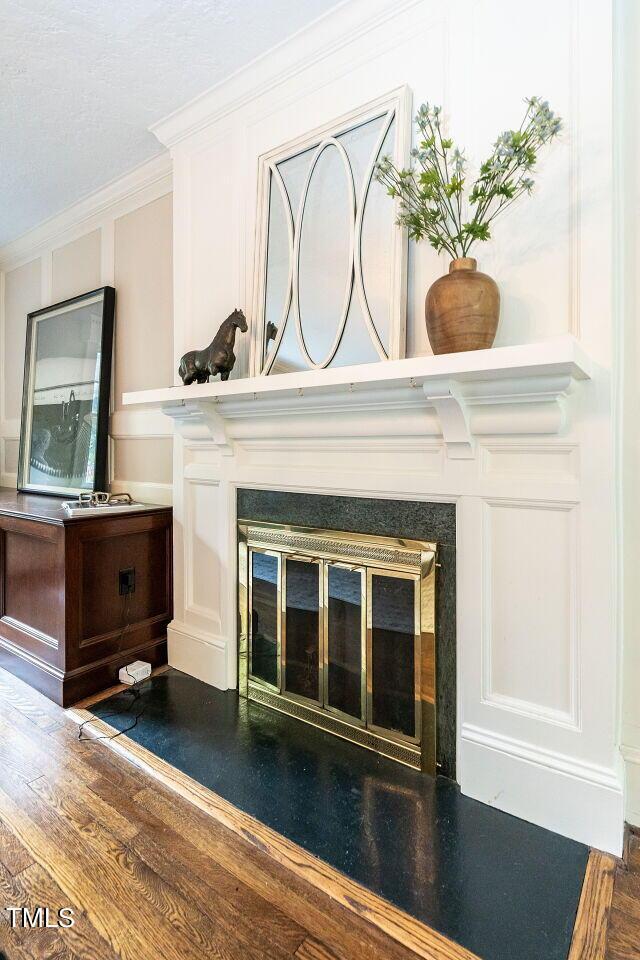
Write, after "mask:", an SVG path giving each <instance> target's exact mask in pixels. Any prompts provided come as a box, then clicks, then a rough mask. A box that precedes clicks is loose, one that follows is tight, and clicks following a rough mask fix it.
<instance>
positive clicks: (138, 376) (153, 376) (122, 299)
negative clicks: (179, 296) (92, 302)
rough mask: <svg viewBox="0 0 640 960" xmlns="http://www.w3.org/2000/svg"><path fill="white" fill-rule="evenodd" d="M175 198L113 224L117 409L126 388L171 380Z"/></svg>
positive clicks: (161, 199)
mask: <svg viewBox="0 0 640 960" xmlns="http://www.w3.org/2000/svg"><path fill="white" fill-rule="evenodd" d="M171 203H172V198H171V195H169V196H166V197H160V198H159V199H158V200H155V201H154V202H153V203H148V204H146V205H145V206H144V207H140V208H139V209H138V210H133V211H132V212H131V213H129V214H127V216H125V217H121V218H120V219H119V220H116V222H115V286H116V290H117V297H118V324H117V328H116V345H115V358H116V376H115V384H116V394H115V405H116V408H117V409H119V407H120V398H121V396H122V394H123V392H124V391H126V390H146V389H150V388H152V387H166V386H168V385H169V384H170V383H172V382H173V374H172V367H173V330H172V322H173V320H172V318H173V275H172V250H171V243H172V210H171Z"/></svg>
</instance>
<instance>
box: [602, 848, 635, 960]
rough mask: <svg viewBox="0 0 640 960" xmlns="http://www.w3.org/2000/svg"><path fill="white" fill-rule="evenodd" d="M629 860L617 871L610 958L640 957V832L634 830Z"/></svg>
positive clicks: (609, 946)
mask: <svg viewBox="0 0 640 960" xmlns="http://www.w3.org/2000/svg"><path fill="white" fill-rule="evenodd" d="M625 859H626V863H624V864H620V865H619V866H618V868H617V870H616V875H615V882H614V887H613V903H612V906H611V913H610V915H609V930H608V936H607V952H606V960H637V958H639V957H640V835H638V834H637V833H631V834H630V836H629V842H628V847H627V853H626V858H625Z"/></svg>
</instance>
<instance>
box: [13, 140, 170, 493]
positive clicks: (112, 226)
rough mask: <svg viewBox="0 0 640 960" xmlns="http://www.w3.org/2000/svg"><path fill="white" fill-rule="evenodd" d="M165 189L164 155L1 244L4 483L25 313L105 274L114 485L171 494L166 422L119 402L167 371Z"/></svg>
mask: <svg viewBox="0 0 640 960" xmlns="http://www.w3.org/2000/svg"><path fill="white" fill-rule="evenodd" d="M171 190H172V183H171V163H170V159H169V158H168V157H166V156H165V157H163V158H160V159H159V160H154V161H152V162H151V163H149V164H145V165H144V166H143V167H141V168H138V170H136V171H134V172H133V173H132V174H130V175H128V176H127V177H124V178H122V179H121V180H119V181H117V182H115V183H112V184H110V185H109V186H108V187H106V188H105V189H103V190H100V191H98V193H96V194H94V195H93V196H91V197H89V198H87V199H86V200H84V201H82V202H81V203H79V204H76V205H74V206H73V207H71V208H69V209H68V210H65V211H63V213H61V214H60V215H59V216H57V217H55V218H54V219H53V220H50V221H48V222H47V223H45V224H42V225H41V226H40V227H37V228H36V229H35V230H32V231H30V232H29V233H28V234H27V235H25V236H24V237H21V238H20V239H19V240H17V241H15V242H13V243H11V244H9V245H7V246H5V247H4V248H2V249H0V376H1V379H2V388H1V390H0V482H1V483H2V485H4V486H15V483H16V471H17V465H18V437H19V433H20V410H21V401H22V377H23V367H24V341H25V330H26V317H27V313H29V312H30V311H31V310H36V309H38V308H39V307H41V306H47V305H49V304H51V303H55V302H58V301H60V300H64V299H66V298H68V297H72V296H75V295H77V294H80V293H85V292H86V291H88V290H93V289H95V288H96V287H99V286H102V285H105V284H109V285H112V286H115V288H116V295H117V305H116V332H115V353H114V384H115V389H114V395H113V398H112V406H113V409H114V413H113V416H112V418H111V426H110V435H111V438H112V442H111V445H110V472H111V477H112V480H113V482H112V489H114V490H129V491H130V492H131V493H132V494H133V495H134V496H136V497H139V498H141V499H143V500H145V501H147V502H162V503H170V502H171V470H172V439H171V427H170V426H169V425H168V424H167V421H166V419H165V418H163V417H161V416H160V415H159V414H157V415H155V417H154V415H153V414H151V415H149V414H145V413H143V414H140V413H139V412H137V411H135V410H134V411H131V410H127V411H123V410H122V407H121V403H120V398H121V395H122V392H123V390H127V389H131V388H132V387H134V386H139V385H141V384H142V385H144V386H163V385H164V384H166V383H168V382H169V381H170V380H171V378H172V367H173V267H172V255H173V251H172V246H173V226H172V215H173V211H172V195H171Z"/></svg>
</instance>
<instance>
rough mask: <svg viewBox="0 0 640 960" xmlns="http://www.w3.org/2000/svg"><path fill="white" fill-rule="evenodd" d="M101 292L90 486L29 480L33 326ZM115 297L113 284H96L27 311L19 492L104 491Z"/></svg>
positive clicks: (70, 493)
mask: <svg viewBox="0 0 640 960" xmlns="http://www.w3.org/2000/svg"><path fill="white" fill-rule="evenodd" d="M99 295H102V298H103V299H102V328H101V331H100V372H99V381H98V410H97V424H96V445H95V460H94V470H93V487H92V489H91V491H89V490H88V488H86V487H81V488H78V487H65V486H62V485H61V486H53V485H51V486H47V485H45V484H37V483H32V482H30V481H29V471H28V469H25V467H26V462H27V458H28V457H29V452H30V444H31V430H32V426H33V391H34V378H35V362H34V348H35V343H36V326H37V323H38V322H42V321H43V320H46V317H47V315H48V314H57V313H58V312H59V311H60V310H62V309H68V308H72V307H74V306H78V307H80V306H82V304H83V303H84V302H86V301H88V300H91V299H92V298H95V297H97V296H99ZM115 296H116V292H115V290H114V288H113V287H98V288H97V289H96V290H91V291H89V293H83V294H81V295H80V296H77V297H70V298H69V299H68V300H61V301H60V303H54V304H51V306H49V307H42V308H41V309H40V310H34V311H32V312H31V313H29V314H27V331H26V342H25V354H24V381H23V386H22V416H21V422H20V453H19V459H18V483H17V488H18V492H19V493H39V494H46V495H47V496H52V497H67V498H68V497H70V496H78V495H79V494H80V493H87V492H93V491H95V490H102V491H103V490H106V489H107V482H108V472H107V459H108V442H109V402H110V392H111V366H112V356H113V327H114V314H115Z"/></svg>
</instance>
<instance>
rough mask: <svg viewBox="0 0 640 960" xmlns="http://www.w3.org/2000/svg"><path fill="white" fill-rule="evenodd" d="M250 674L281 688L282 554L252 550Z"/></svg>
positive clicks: (256, 678) (277, 688)
mask: <svg viewBox="0 0 640 960" xmlns="http://www.w3.org/2000/svg"><path fill="white" fill-rule="evenodd" d="M249 568H250V571H251V576H250V578H249V610H250V615H251V620H250V630H249V676H250V677H251V679H252V680H257V681H258V683H261V684H266V685H267V686H269V687H273V688H274V689H275V690H279V689H280V660H281V655H280V633H281V630H280V554H279V553H276V552H275V551H272V550H251V551H250V552H249Z"/></svg>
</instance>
